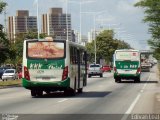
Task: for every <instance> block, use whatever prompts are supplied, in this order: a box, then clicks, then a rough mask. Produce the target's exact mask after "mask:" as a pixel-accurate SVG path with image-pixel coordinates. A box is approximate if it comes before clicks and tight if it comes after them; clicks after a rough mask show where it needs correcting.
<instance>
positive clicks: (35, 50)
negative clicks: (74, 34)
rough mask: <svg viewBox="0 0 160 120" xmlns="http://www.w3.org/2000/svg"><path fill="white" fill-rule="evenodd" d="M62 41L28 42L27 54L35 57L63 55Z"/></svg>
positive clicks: (45, 57) (49, 57) (46, 57)
mask: <svg viewBox="0 0 160 120" xmlns="http://www.w3.org/2000/svg"><path fill="white" fill-rule="evenodd" d="M64 49H65V47H64V43H63V42H39V41H38V42H35V41H34V42H28V44H27V56H28V57H29V58H37V59H43V58H44V59H55V58H63V57H64Z"/></svg>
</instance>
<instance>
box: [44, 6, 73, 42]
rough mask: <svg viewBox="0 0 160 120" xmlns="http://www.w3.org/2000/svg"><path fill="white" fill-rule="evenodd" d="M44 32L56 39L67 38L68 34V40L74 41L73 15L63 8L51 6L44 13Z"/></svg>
mask: <svg viewBox="0 0 160 120" xmlns="http://www.w3.org/2000/svg"><path fill="white" fill-rule="evenodd" d="M67 28H68V30H67ZM67 31H68V34H67ZM42 33H45V34H47V35H49V36H53V37H54V39H55V40H66V39H67V35H68V40H70V41H72V30H71V15H70V14H65V13H63V11H62V8H50V9H49V12H48V13H47V14H43V15H42Z"/></svg>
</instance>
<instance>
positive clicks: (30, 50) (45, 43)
mask: <svg viewBox="0 0 160 120" xmlns="http://www.w3.org/2000/svg"><path fill="white" fill-rule="evenodd" d="M86 55H87V54H86V49H85V47H84V46H82V45H79V44H76V43H74V42H71V41H60V40H52V39H47V40H46V39H44V40H36V39H34V40H33V39H32V40H25V41H24V47H23V70H22V85H23V87H25V88H26V89H29V90H31V96H42V95H43V92H46V93H47V94H49V93H50V92H54V91H64V93H66V94H67V95H75V93H76V91H78V92H80V93H81V92H82V90H83V86H86V84H87V56H86Z"/></svg>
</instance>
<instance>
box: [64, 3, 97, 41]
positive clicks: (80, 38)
mask: <svg viewBox="0 0 160 120" xmlns="http://www.w3.org/2000/svg"><path fill="white" fill-rule="evenodd" d="M69 2H70V3H76V4H79V5H80V35H79V43H80V42H81V40H82V37H81V36H82V15H81V11H82V4H88V3H92V2H95V1H93V0H88V1H82V0H80V2H79V1H77V2H76V1H71V0H66V7H67V8H66V9H68V3H69Z"/></svg>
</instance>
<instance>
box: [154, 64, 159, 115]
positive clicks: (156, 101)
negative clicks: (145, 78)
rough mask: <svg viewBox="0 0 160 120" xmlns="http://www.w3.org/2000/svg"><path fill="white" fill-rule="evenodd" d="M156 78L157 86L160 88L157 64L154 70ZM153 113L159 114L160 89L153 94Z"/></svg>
mask: <svg viewBox="0 0 160 120" xmlns="http://www.w3.org/2000/svg"><path fill="white" fill-rule="evenodd" d="M156 78H157V80H158V84H157V86H156V87H157V88H160V72H159V70H158V65H157V70H156ZM154 113H155V114H160V91H158V92H157V93H156V94H155V98H154Z"/></svg>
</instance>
